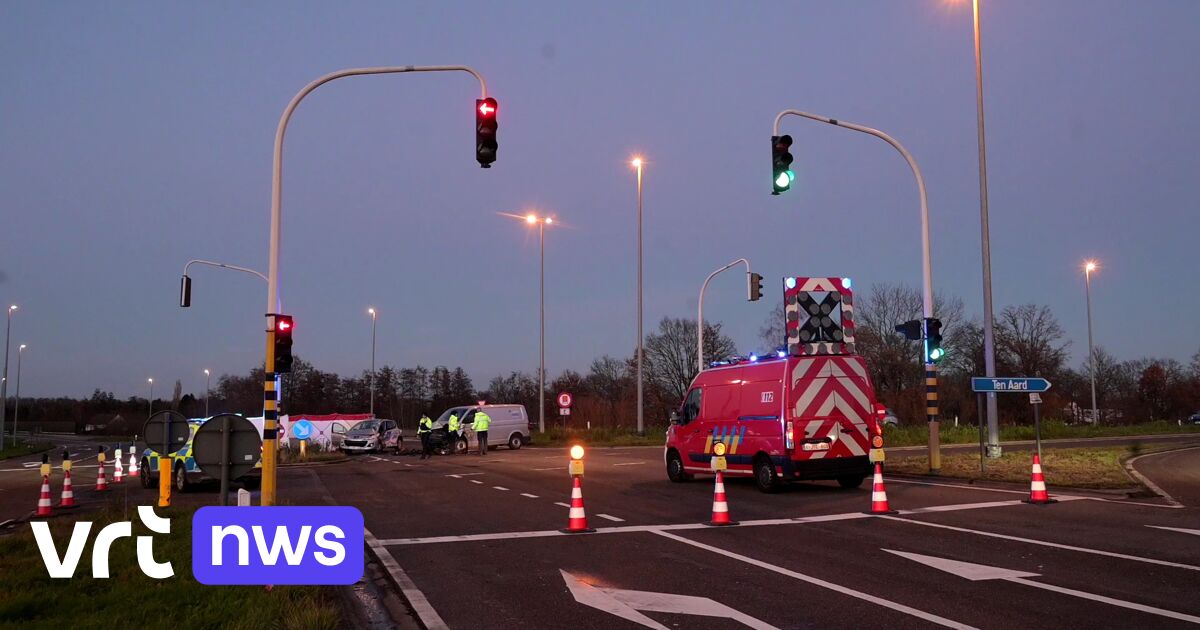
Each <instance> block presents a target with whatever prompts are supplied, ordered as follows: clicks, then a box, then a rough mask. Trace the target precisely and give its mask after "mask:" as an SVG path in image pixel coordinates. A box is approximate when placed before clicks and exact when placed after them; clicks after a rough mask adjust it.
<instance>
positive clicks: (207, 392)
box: [204, 368, 212, 418]
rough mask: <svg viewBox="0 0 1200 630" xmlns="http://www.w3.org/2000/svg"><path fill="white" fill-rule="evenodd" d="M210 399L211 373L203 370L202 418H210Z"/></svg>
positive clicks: (206, 369)
mask: <svg viewBox="0 0 1200 630" xmlns="http://www.w3.org/2000/svg"><path fill="white" fill-rule="evenodd" d="M210 398H212V372H209V371H208V368H204V417H205V418H211V417H212V416H211V415H209V413H208V401H209V399H210Z"/></svg>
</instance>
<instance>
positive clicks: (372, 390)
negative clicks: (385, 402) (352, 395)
mask: <svg viewBox="0 0 1200 630" xmlns="http://www.w3.org/2000/svg"><path fill="white" fill-rule="evenodd" d="M367 314H368V315H370V316H371V417H372V418H373V417H375V317H376V315H375V309H374V308H368V309H367Z"/></svg>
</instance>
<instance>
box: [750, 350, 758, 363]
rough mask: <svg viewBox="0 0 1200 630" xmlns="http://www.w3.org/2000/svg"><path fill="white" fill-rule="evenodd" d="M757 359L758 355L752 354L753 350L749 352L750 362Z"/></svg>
mask: <svg viewBox="0 0 1200 630" xmlns="http://www.w3.org/2000/svg"><path fill="white" fill-rule="evenodd" d="M757 360H758V355H757V354H754V353H753V352H751V353H750V362H751V363H754V362H755V361H757Z"/></svg>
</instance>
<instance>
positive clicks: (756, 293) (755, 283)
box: [746, 272, 762, 302]
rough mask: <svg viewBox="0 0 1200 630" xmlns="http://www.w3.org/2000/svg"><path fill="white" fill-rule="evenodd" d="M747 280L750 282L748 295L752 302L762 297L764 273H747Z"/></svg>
mask: <svg viewBox="0 0 1200 630" xmlns="http://www.w3.org/2000/svg"><path fill="white" fill-rule="evenodd" d="M746 281H747V283H748V284H749V286H748V287H747V295H748V298H747V299H749V300H750V301H751V302H757V301H759V300H760V299H762V275H760V274H757V273H753V272H751V273H748V274H746Z"/></svg>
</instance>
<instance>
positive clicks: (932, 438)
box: [925, 363, 942, 475]
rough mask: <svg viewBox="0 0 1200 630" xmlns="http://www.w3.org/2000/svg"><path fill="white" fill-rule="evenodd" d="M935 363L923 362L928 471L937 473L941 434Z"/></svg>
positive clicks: (940, 459) (940, 461)
mask: <svg viewBox="0 0 1200 630" xmlns="http://www.w3.org/2000/svg"><path fill="white" fill-rule="evenodd" d="M937 370H938V366H937V364H936V363H926V364H925V419H926V420H927V421H928V423H929V472H930V473H931V474H935V475H936V474H938V473H939V472H941V470H942V451H941V439H940V438H941V436H940V435H938V432H939V430H940V427H941V423H940V422H938V391H937V384H938V379H937Z"/></svg>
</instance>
